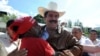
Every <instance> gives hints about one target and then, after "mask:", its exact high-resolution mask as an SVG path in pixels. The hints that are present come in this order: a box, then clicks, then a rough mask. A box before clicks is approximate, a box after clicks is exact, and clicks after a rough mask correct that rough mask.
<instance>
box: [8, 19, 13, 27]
mask: <svg viewBox="0 0 100 56" xmlns="http://www.w3.org/2000/svg"><path fill="white" fill-rule="evenodd" d="M13 22H14V19H10V20H8V21H7V23H6V27H9V26H10V25H11V24H12V23H13Z"/></svg>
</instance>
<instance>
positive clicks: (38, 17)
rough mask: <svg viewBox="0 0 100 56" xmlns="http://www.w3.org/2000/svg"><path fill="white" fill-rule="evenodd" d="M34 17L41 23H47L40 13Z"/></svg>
mask: <svg viewBox="0 0 100 56" xmlns="http://www.w3.org/2000/svg"><path fill="white" fill-rule="evenodd" d="M34 19H36V21H37V22H39V23H45V22H44V20H43V19H44V18H43V17H42V16H41V15H40V14H37V15H36V16H35V17H34Z"/></svg>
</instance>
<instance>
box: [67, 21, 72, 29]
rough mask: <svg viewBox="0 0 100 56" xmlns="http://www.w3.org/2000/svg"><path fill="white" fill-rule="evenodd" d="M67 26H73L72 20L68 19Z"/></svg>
mask: <svg viewBox="0 0 100 56" xmlns="http://www.w3.org/2000/svg"><path fill="white" fill-rule="evenodd" d="M67 27H69V28H72V21H71V20H68V23H67Z"/></svg>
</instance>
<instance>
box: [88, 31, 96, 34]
mask: <svg viewBox="0 0 100 56" xmlns="http://www.w3.org/2000/svg"><path fill="white" fill-rule="evenodd" d="M90 32H96V34H98V32H97V31H96V30H90ZM90 32H89V33H90Z"/></svg>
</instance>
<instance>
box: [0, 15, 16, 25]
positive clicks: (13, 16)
mask: <svg viewBox="0 0 100 56" xmlns="http://www.w3.org/2000/svg"><path fill="white" fill-rule="evenodd" d="M16 17H17V16H16V15H15V14H10V15H3V16H2V17H1V20H0V21H2V22H4V23H6V22H7V21H8V20H10V19H16Z"/></svg>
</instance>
